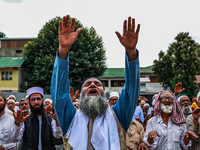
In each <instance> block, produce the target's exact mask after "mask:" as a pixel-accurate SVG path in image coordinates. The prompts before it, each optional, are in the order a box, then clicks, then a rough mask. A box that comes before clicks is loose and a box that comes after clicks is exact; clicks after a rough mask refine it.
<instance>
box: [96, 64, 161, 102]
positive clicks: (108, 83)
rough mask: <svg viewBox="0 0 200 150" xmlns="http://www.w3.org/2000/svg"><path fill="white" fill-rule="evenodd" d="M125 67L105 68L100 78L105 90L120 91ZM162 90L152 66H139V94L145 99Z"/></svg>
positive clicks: (123, 80)
mask: <svg viewBox="0 0 200 150" xmlns="http://www.w3.org/2000/svg"><path fill="white" fill-rule="evenodd" d="M124 71H125V68H107V70H106V71H105V73H104V75H103V76H102V77H101V78H100V79H101V80H102V82H103V84H104V86H105V92H106V93H107V94H109V93H110V92H111V91H117V92H121V89H122V87H123V85H124V83H125V79H124ZM161 90H163V87H162V86H161V84H160V83H159V82H158V81H157V77H156V75H154V74H153V71H152V66H148V67H140V95H141V96H145V97H146V98H147V99H151V97H152V96H153V95H154V94H155V93H158V92H159V91H161Z"/></svg>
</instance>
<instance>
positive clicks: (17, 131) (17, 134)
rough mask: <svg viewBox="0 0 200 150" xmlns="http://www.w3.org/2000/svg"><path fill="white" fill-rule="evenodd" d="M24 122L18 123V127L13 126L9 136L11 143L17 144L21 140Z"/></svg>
mask: <svg viewBox="0 0 200 150" xmlns="http://www.w3.org/2000/svg"><path fill="white" fill-rule="evenodd" d="M24 130H25V128H24V122H22V123H20V126H19V127H18V126H17V125H15V124H14V129H13V132H12V134H11V139H12V141H13V142H18V141H20V140H21V139H22V137H23V134H24Z"/></svg>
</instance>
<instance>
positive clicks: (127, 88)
mask: <svg viewBox="0 0 200 150" xmlns="http://www.w3.org/2000/svg"><path fill="white" fill-rule="evenodd" d="M139 30H140V25H138V26H137V29H136V31H135V19H131V17H129V18H128V25H127V20H125V21H124V25H123V35H122V36H121V35H120V33H119V32H116V34H117V37H118V39H119V41H120V43H121V44H122V45H123V46H124V47H125V50H126V62H125V66H126V70H125V85H124V87H123V88H122V91H121V94H120V97H119V100H118V101H117V104H116V105H115V106H113V110H114V112H115V114H116V115H117V118H118V120H119V122H120V123H121V125H122V127H123V128H124V130H125V131H126V130H127V129H128V127H129V124H130V122H131V119H132V117H133V113H134V111H135V108H136V106H137V102H138V97H139V94H140V73H139V69H140V68H139V60H138V52H137V50H136V44H137V41H138V34H139Z"/></svg>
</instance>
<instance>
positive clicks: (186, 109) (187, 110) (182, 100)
mask: <svg viewBox="0 0 200 150" xmlns="http://www.w3.org/2000/svg"><path fill="white" fill-rule="evenodd" d="M178 102H179V104H180V106H181V110H182V112H183V114H184V117H185V119H186V118H187V116H189V115H190V114H191V113H192V108H191V106H190V100H189V98H188V96H186V95H182V96H180V97H179V98H178Z"/></svg>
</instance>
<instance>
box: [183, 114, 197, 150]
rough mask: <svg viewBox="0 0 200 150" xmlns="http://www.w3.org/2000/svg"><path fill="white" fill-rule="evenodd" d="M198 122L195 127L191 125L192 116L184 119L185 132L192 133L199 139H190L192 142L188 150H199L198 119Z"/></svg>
mask: <svg viewBox="0 0 200 150" xmlns="http://www.w3.org/2000/svg"><path fill="white" fill-rule="evenodd" d="M198 122H199V126H198V127H196V126H195V124H194V123H193V116H192V114H191V115H189V116H188V117H187V119H186V128H187V131H192V132H194V133H196V134H197V135H198V136H199V138H198V139H195V138H191V140H192V145H191V147H190V150H200V118H199V120H198Z"/></svg>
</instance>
